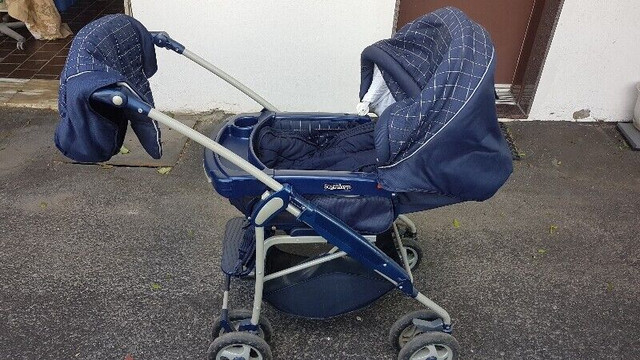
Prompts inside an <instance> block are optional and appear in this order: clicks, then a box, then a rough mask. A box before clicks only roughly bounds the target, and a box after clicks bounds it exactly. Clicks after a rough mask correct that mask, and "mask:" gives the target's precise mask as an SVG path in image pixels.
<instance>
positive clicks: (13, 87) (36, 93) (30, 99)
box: [0, 78, 60, 110]
mask: <svg viewBox="0 0 640 360" xmlns="http://www.w3.org/2000/svg"><path fill="white" fill-rule="evenodd" d="M59 86H60V81H59V80H40V79H31V80H25V79H6V78H5V79H0V107H3V106H4V107H21V108H31V109H51V110H57V109H58V87H59Z"/></svg>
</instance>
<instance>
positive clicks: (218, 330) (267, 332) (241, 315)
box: [211, 309, 273, 342]
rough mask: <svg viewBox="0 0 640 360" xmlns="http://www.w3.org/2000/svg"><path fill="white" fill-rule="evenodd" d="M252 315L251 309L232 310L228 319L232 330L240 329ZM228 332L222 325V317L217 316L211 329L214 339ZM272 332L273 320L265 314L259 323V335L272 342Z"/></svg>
mask: <svg viewBox="0 0 640 360" xmlns="http://www.w3.org/2000/svg"><path fill="white" fill-rule="evenodd" d="M252 315H253V312H252V311H251V310H245V309H239V310H230V311H229V316H228V319H229V323H230V325H231V327H232V332H236V331H240V325H242V324H244V323H248V322H249V321H250V320H251V316H252ZM226 333H227V332H226V331H225V329H224V328H223V327H222V319H221V318H217V319H216V320H215V321H214V322H213V326H212V329H211V338H212V340H215V339H217V338H218V337H220V336H222V335H224V334H226ZM272 334H273V328H272V327H271V322H270V321H269V320H268V319H267V318H266V317H265V316H263V315H261V316H260V322H259V323H258V333H257V335H258V336H259V337H261V338H263V339H264V340H265V341H266V342H270V341H271V335H272Z"/></svg>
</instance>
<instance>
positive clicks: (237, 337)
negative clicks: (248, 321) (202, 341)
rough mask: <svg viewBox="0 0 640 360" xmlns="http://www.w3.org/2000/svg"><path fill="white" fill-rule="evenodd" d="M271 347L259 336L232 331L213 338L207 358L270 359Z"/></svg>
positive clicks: (236, 359) (227, 359) (211, 359)
mask: <svg viewBox="0 0 640 360" xmlns="http://www.w3.org/2000/svg"><path fill="white" fill-rule="evenodd" d="M271 359H273V356H272V355H271V349H270V348H269V345H268V344H267V342H266V341H264V340H263V339H262V338H260V337H259V336H256V335H253V334H249V333H245V332H233V333H229V334H224V335H222V336H220V337H219V338H217V339H215V340H214V341H213V342H212V343H211V346H209V350H208V351H207V360H271Z"/></svg>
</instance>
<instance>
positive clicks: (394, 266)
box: [91, 32, 451, 331]
mask: <svg viewBox="0 0 640 360" xmlns="http://www.w3.org/2000/svg"><path fill="white" fill-rule="evenodd" d="M152 35H153V37H154V43H155V44H156V45H157V46H159V47H163V48H167V49H169V50H173V51H175V52H177V53H178V54H182V55H184V56H185V57H187V58H189V59H190V60H192V61H194V62H196V63H197V64H199V65H201V66H202V67H204V68H205V69H207V70H209V71H210V72H212V73H214V74H215V75H217V76H219V77H220V78H222V79H223V80H225V81H227V82H228V83H229V84H231V85H232V86H234V87H236V88H237V89H238V90H240V91H242V92H243V93H245V94H246V95H248V96H249V97H251V98H252V99H254V100H255V101H256V102H258V103H259V104H261V105H262V106H264V107H265V109H267V110H271V111H277V109H276V108H275V107H274V106H273V105H271V104H270V103H269V102H267V101H266V100H264V99H263V98H262V97H260V96H259V95H258V94H256V93H255V92H253V91H252V90H250V89H249V88H247V87H246V86H244V85H243V84H241V83H240V82H239V81H237V80H236V79H234V78H233V77H231V76H230V75H228V74H226V73H225V72H223V71H222V70H220V69H218V68H217V67H215V66H214V65H212V64H211V63H209V62H207V61H206V60H204V59H203V58H201V57H200V56H198V55H196V54H194V53H192V52H190V51H189V50H187V49H186V48H185V47H184V46H183V45H181V44H180V43H178V42H176V41H175V40H173V39H171V38H170V37H169V36H168V34H167V33H164V32H152ZM91 98H92V100H94V101H99V102H101V103H104V104H107V105H109V106H113V107H116V108H122V109H127V110H128V111H133V112H135V113H138V114H141V115H145V116H147V117H148V118H150V119H152V120H155V121H157V122H159V123H161V124H163V125H165V126H167V127H169V128H171V129H173V130H175V131H177V132H178V133H180V134H182V135H184V136H186V137H187V138H189V139H191V140H193V141H195V142H197V143H199V144H200V145H202V146H204V147H205V148H208V149H210V150H211V151H213V152H214V153H216V154H217V155H218V156H220V157H222V158H224V159H226V160H228V161H230V162H231V163H233V164H234V165H236V166H238V167H239V168H240V169H242V170H243V171H246V172H247V173H248V174H250V175H252V176H254V177H255V178H256V179H258V180H259V181H260V182H262V183H263V184H264V185H265V186H267V187H268V188H269V189H270V191H268V194H267V196H269V195H271V194H272V192H273V193H278V192H286V193H287V195H288V198H289V200H290V203H289V204H287V205H286V207H283V208H274V209H273V210H272V211H273V213H272V214H265V215H264V216H266V217H267V218H269V217H272V216H273V215H275V214H277V213H278V212H281V211H287V212H289V213H290V214H292V215H293V216H295V217H296V218H297V219H298V220H300V221H302V222H304V223H306V224H307V225H309V226H310V227H311V228H313V229H314V230H315V231H316V233H317V234H318V235H319V236H321V237H323V238H324V239H326V240H327V242H329V243H331V244H332V245H335V246H336V247H338V248H339V250H341V251H342V252H344V253H345V254H347V255H349V256H350V257H352V258H353V259H355V260H357V261H358V262H360V263H361V264H363V265H364V266H366V267H368V268H370V269H373V270H374V271H375V272H376V273H378V274H379V275H380V276H382V277H383V278H385V279H386V280H388V281H390V282H391V283H393V284H394V285H395V286H396V287H397V288H398V289H399V290H401V291H402V292H403V293H405V294H406V295H408V296H411V297H413V298H414V299H416V300H417V301H419V302H420V303H422V304H423V305H425V306H426V307H428V308H430V309H431V310H433V311H434V312H436V313H437V314H438V316H440V318H441V319H442V320H443V322H444V330H445V331H450V330H451V318H450V316H449V314H448V313H447V311H445V310H444V309H443V308H441V307H440V306H439V305H437V304H436V303H435V302H433V301H431V300H430V299H428V298H427V297H426V296H425V295H423V294H422V293H420V292H418V290H417V289H415V288H414V286H413V279H412V276H411V274H410V271H407V270H408V266H406V263H405V266H406V267H407V270H405V269H404V268H403V267H402V266H400V265H399V264H398V263H396V262H395V261H394V260H393V259H391V258H390V257H389V256H387V255H386V254H384V253H383V252H382V251H381V250H380V249H378V248H377V247H376V246H375V245H373V244H372V243H371V242H370V241H369V240H367V239H366V238H365V237H363V236H362V235H360V234H358V233H357V232H355V231H354V230H353V229H351V228H350V227H349V226H347V225H346V224H345V223H344V222H342V221H341V220H340V219H338V218H337V217H335V216H333V215H332V214H330V213H328V212H326V211H324V210H323V209H321V208H318V207H317V206H315V205H314V204H312V203H310V202H309V201H308V200H306V199H305V198H303V197H302V196H300V195H297V194H296V193H295V191H294V190H293V189H291V187H289V186H285V185H283V184H281V183H279V182H278V181H276V180H275V179H274V178H272V177H271V176H269V175H267V174H266V173H264V172H263V171H262V170H260V169H258V168H257V167H255V166H253V165H252V164H251V163H249V162H248V161H246V160H245V159H243V158H242V157H240V156H238V155H237V154H235V153H234V152H232V151H231V150H229V149H227V148H225V147H224V146H222V145H220V144H218V143H217V142H215V141H214V140H212V139H210V138H209V137H207V136H205V135H203V134H201V133H199V132H198V131H196V130H194V129H192V128H190V127H188V126H186V125H184V124H182V123H181V122H179V121H177V120H175V119H173V118H172V117H170V116H168V115H166V114H164V113H162V112H160V111H158V110H156V109H155V108H153V107H152V106H151V105H149V104H148V103H146V102H145V101H143V100H142V99H141V98H140V97H139V96H138V95H137V94H136V92H135V91H134V90H133V89H131V87H130V86H129V85H128V84H126V83H118V84H117V85H112V86H109V87H106V88H102V89H100V90H98V91H96V92H94V93H93V95H92V96H91ZM267 196H265V198H266V197H267ZM262 205H264V204H262ZM260 206H261V205H260V204H259V205H257V207H260ZM267 208H268V207H267ZM402 221H403V222H406V223H408V224H409V223H410V222H407V221H406V218H402ZM395 230H396V236H399V234H398V233H397V228H396V229H395ZM411 230H412V231H414V232H415V228H413V227H412V228H411ZM255 232H256V279H255V281H256V283H255V287H256V289H255V290H256V296H255V298H254V309H253V317H252V321H251V324H252V325H254V326H257V324H258V320H259V316H260V308H261V303H262V288H263V285H264V281H265V274H264V257H265V254H266V253H265V238H264V227H262V226H256V228H255ZM401 249H402V248H401ZM338 254H339V255H341V256H343V254H341V253H338ZM336 257H337V255H336ZM403 258H406V253H403Z"/></svg>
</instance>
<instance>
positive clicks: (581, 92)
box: [529, 0, 640, 121]
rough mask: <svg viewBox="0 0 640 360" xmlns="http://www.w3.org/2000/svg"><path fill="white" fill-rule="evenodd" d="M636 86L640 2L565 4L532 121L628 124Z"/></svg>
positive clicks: (589, 0)
mask: <svg viewBox="0 0 640 360" xmlns="http://www.w3.org/2000/svg"><path fill="white" fill-rule="evenodd" d="M638 81H640V2H639V1H637V0H609V1H601V0H565V3H564V7H563V9H562V13H561V14H560V18H559V21H558V26H557V29H556V32H555V36H554V38H553V41H552V43H551V48H550V51H549V55H548V57H547V61H546V63H545V66H544V70H543V73H542V77H541V79H540V84H539V86H538V90H537V92H536V96H535V99H534V102H533V106H532V109H531V113H530V116H529V119H530V120H572V121H573V120H574V115H575V118H577V119H575V120H580V121H593V120H605V121H629V120H631V119H632V117H633V107H634V104H635V101H636V98H637V93H636V90H635V84H636V83H637V82H638ZM581 110H588V111H581ZM587 114H589V115H588V117H586V118H583V117H584V116H585V115H587Z"/></svg>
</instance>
